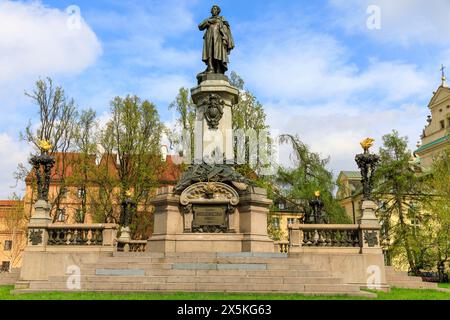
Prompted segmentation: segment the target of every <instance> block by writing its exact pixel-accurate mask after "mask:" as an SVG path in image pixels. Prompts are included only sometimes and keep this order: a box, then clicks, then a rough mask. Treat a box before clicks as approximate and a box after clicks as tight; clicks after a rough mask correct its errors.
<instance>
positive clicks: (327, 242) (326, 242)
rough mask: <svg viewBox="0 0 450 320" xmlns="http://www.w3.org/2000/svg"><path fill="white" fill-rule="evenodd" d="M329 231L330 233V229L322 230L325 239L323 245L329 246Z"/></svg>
mask: <svg viewBox="0 0 450 320" xmlns="http://www.w3.org/2000/svg"><path fill="white" fill-rule="evenodd" d="M331 233H332V231H331V230H324V231H323V234H324V239H325V242H324V246H325V247H331Z"/></svg>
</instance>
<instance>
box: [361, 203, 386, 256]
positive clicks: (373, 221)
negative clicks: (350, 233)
mask: <svg viewBox="0 0 450 320" xmlns="http://www.w3.org/2000/svg"><path fill="white" fill-rule="evenodd" d="M376 209H377V205H376V204H375V202H373V201H371V200H364V201H363V203H362V215H361V218H360V219H359V220H358V223H359V225H360V230H361V233H360V239H361V241H362V249H361V250H362V252H363V253H374V254H381V253H382V249H381V243H380V229H381V226H380V222H379V221H378V218H377V217H376V215H375V211H376Z"/></svg>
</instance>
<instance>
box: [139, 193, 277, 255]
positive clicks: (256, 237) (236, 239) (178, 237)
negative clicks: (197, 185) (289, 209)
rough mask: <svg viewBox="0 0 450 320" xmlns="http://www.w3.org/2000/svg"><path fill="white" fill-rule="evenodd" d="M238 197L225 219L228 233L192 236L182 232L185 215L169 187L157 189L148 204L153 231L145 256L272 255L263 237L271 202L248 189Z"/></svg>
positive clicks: (270, 246)
mask: <svg viewBox="0 0 450 320" xmlns="http://www.w3.org/2000/svg"><path fill="white" fill-rule="evenodd" d="M239 197H240V201H239V204H238V205H237V207H236V210H235V212H234V213H232V214H230V216H229V226H228V227H229V231H230V232H223V233H195V232H186V230H187V227H188V225H187V223H186V222H187V221H189V213H186V212H183V210H182V208H181V207H180V196H179V195H177V194H176V193H174V192H173V187H164V188H160V189H158V193H157V195H156V197H155V198H154V199H153V201H152V203H153V205H154V206H155V212H154V218H155V220H154V228H155V229H154V233H153V236H152V237H151V238H150V239H149V240H148V243H147V252H268V253H272V252H274V244H273V240H271V239H270V238H269V237H268V235H267V213H268V211H269V206H270V204H271V200H269V199H267V197H266V191H265V190H264V189H261V188H252V187H249V190H248V191H242V192H240V194H239ZM190 219H192V218H190Z"/></svg>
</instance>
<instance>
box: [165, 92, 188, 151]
mask: <svg viewBox="0 0 450 320" xmlns="http://www.w3.org/2000/svg"><path fill="white" fill-rule="evenodd" d="M169 110H175V111H176V112H177V113H178V118H177V119H176V124H175V127H174V128H165V132H166V135H167V137H168V138H169V141H170V144H171V148H175V149H176V150H177V151H178V153H179V154H180V155H182V156H189V155H186V154H182V153H183V151H182V150H183V148H186V147H189V148H190V157H191V159H193V157H194V143H193V141H194V130H195V104H194V102H193V101H192V98H191V96H190V93H189V90H188V89H187V88H180V90H179V91H178V95H177V96H176V98H175V100H174V101H173V102H172V103H171V104H170V105H169ZM186 140H187V141H186Z"/></svg>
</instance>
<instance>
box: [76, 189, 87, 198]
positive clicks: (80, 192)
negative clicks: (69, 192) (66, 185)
mask: <svg viewBox="0 0 450 320" xmlns="http://www.w3.org/2000/svg"><path fill="white" fill-rule="evenodd" d="M85 194H86V190H85V189H84V188H78V192H77V196H78V198H83V197H84V196H85Z"/></svg>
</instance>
